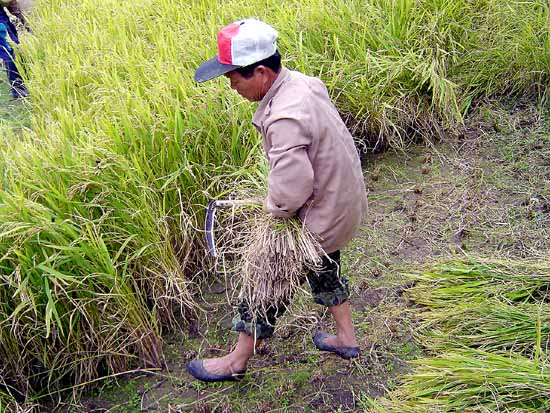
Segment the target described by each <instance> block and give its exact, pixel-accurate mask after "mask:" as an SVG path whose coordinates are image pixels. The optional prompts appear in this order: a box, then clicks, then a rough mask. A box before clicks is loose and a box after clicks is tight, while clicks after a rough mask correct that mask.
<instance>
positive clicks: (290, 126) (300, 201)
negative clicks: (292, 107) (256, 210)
mask: <svg viewBox="0 0 550 413" xmlns="http://www.w3.org/2000/svg"><path fill="white" fill-rule="evenodd" d="M266 132H267V133H266V135H267V140H268V141H269V142H270V144H271V147H270V149H269V150H268V153H267V155H268V159H269V175H268V180H267V181H268V182H267V185H268V186H267V198H266V202H265V207H266V209H267V211H268V212H269V213H271V214H272V215H274V216H276V217H280V218H288V217H291V216H293V215H295V214H296V212H297V210H298V209H299V208H300V207H302V206H303V205H304V204H305V203H306V201H307V200H308V199H309V198H310V197H311V195H312V194H313V167H312V165H311V162H310V160H309V156H308V152H307V149H308V146H309V144H310V143H311V137H310V135H309V133H308V132H307V131H306V130H305V127H304V125H303V122H299V121H298V120H296V119H293V118H282V119H278V120H276V121H275V122H273V123H271V125H269V127H268V128H267V131H266Z"/></svg>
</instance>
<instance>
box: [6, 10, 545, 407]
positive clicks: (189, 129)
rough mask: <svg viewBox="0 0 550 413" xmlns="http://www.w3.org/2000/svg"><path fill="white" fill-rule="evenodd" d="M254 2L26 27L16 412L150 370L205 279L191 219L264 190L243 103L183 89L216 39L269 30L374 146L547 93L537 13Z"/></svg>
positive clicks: (18, 188) (9, 303) (13, 179)
mask: <svg viewBox="0 0 550 413" xmlns="http://www.w3.org/2000/svg"><path fill="white" fill-rule="evenodd" d="M503 4H504V5H505V6H506V7H502V5H503ZM262 6H263V8H262V9H261V10H260V11H258V7H257V4H256V3H253V2H252V3H251V2H244V1H242V0H234V1H231V2H230V3H228V4H227V7H224V8H223V9H219V8H218V7H217V4H214V3H212V2H204V1H191V2H188V3H186V4H181V2H176V1H175V0H161V1H157V2H153V1H151V0H145V1H143V2H139V3H138V2H135V3H134V2H129V3H128V2H127V3H124V4H121V3H120V2H118V1H115V0H108V1H105V2H101V4H98V3H97V2H91V1H85V2H82V1H74V0H71V1H61V0H47V1H46V0H45V1H43V2H42V3H41V5H40V7H39V8H37V10H36V14H35V15H34V16H32V18H31V19H30V20H31V24H32V25H33V29H34V35H32V36H31V35H27V36H24V38H23V39H22V46H21V49H20V55H21V56H23V59H24V62H25V72H26V73H27V77H28V80H27V85H28V88H29V90H30V93H31V96H32V99H31V100H30V101H29V108H30V111H31V114H30V119H29V120H28V122H27V123H25V125H26V126H25V127H24V128H22V129H20V130H17V131H16V132H17V134H15V133H11V134H10V133H6V134H5V135H4V138H3V140H2V141H1V142H0V149H1V150H0V171H1V187H2V191H1V192H0V257H1V263H0V298H1V301H0V302H1V303H2V304H1V306H0V337H1V338H2V340H1V344H0V355H2V356H3V358H6V360H5V363H4V370H3V375H4V377H5V378H6V380H9V381H12V382H14V384H13V386H14V387H16V388H18V389H19V390H20V391H24V392H25V393H26V394H27V395H28V396H29V398H30V399H33V398H37V397H38V398H47V397H49V396H55V395H56V392H58V391H59V390H60V389H63V388H71V386H73V385H82V386H81V387H75V389H81V388H83V387H84V385H85V384H90V383H95V381H94V380H95V379H96V378H98V377H102V376H105V375H107V376H108V375H112V374H119V373H121V372H123V371H125V370H126V369H132V368H133V367H135V366H137V365H139V366H142V367H145V366H161V365H162V364H163V354H162V346H161V343H162V339H161V333H162V332H163V331H166V330H167V329H170V328H173V327H175V326H177V325H178V322H179V319H178V318H177V317H176V315H178V314H179V315H183V317H182V318H183V319H184V320H185V321H186V322H187V323H190V322H191V321H192V319H193V317H192V316H193V314H192V311H193V308H194V306H195V297H194V296H193V294H194V293H195V292H197V286H196V284H195V283H194V281H198V280H199V279H200V278H201V276H202V272H203V271H206V269H207V268H208V263H204V262H203V261H204V260H203V244H202V236H201V233H200V231H197V229H198V228H200V226H201V222H202V215H203V209H204V208H203V206H204V205H205V204H206V201H207V200H208V199H209V198H211V197H219V196H226V195H230V194H231V192H232V191H233V188H234V187H235V185H244V186H247V187H254V188H256V187H258V186H260V187H261V186H262V185H263V177H264V176H265V165H261V162H260V161H259V159H260V158H261V148H260V147H259V141H258V138H257V135H256V132H255V131H254V130H253V128H252V127H251V126H250V125H249V119H250V117H251V114H252V111H253V107H252V106H251V105H248V104H243V102H242V101H241V100H240V99H239V98H238V97H237V96H235V95H234V94H233V92H232V91H231V90H229V88H228V87H227V85H226V84H225V83H224V81H223V80H221V81H214V82H213V83H211V84H210V85H208V86H207V87H204V86H198V85H196V84H194V83H193V81H192V74H193V70H194V68H195V67H196V66H197V64H198V63H199V62H200V61H202V60H204V59H205V58H207V57H210V55H212V54H213V52H214V35H215V32H216V30H217V29H218V28H219V27H221V26H223V25H224V24H226V23H228V22H230V21H232V20H234V19H236V18H240V17H242V16H243V15H246V16H252V15H256V16H258V17H261V18H263V19H265V20H266V21H269V22H270V23H272V24H273V25H274V26H275V27H277V29H278V30H279V31H280V33H281V37H280V47H281V49H282V51H283V54H284V55H285V56H286V62H287V63H288V65H289V66H290V67H292V68H297V69H299V70H303V71H305V72H307V73H309V74H314V75H318V76H320V77H321V78H322V79H323V80H325V82H326V83H327V86H328V88H329V89H330V92H331V94H332V96H333V98H334V99H335V101H336V102H337V105H338V108H339V110H340V111H341V113H342V114H343V116H344V117H345V118H346V120H347V121H348V123H349V125H350V127H352V128H353V130H354V131H355V134H356V135H358V137H360V138H361V139H362V140H363V141H364V142H365V143H366V144H368V145H370V146H377V147H380V146H391V147H394V148H405V147H406V146H407V145H408V144H409V143H410V142H411V141H412V140H414V139H415V137H417V136H419V135H421V136H424V137H425V138H426V139H432V138H433V137H434V136H442V135H443V132H444V131H446V130H455V129H456V128H457V127H458V126H460V124H461V121H462V119H463V117H464V115H466V114H467V113H468V111H469V110H470V109H472V108H473V107H474V105H475V103H476V102H477V101H478V100H479V99H482V98H487V97H490V96H516V95H521V94H522V93H532V94H534V95H537V96H539V97H540V98H541V99H543V100H542V101H544V99H545V97H546V93H547V91H546V88H547V83H548V77H547V73H549V70H548V67H549V62H548V55H549V53H548V49H549V44H548V39H549V36H548V29H547V28H548V24H547V15H548V6H547V5H546V3H545V2H543V1H536V2H532V3H529V4H525V3H523V2H503V1H498V0H491V1H483V2H481V1H480V2H474V3H472V2H467V1H462V0H456V1H430V2H418V1H412V0H409V1H405V0H400V1H397V0H395V1H389V0H388V1H382V0H380V1H378V0H377V1H373V2H368V3H366V2H359V1H342V0H332V1H322V0H308V1H299V2H298V1H292V2H287V3H285V4H284V5H283V4H281V3H280V2H275V1H269V2H267V3H262ZM237 11H238V13H239V15H238V16H237V15H236V13H237ZM358 16H360V17H358ZM205 45H206V46H205ZM197 274H199V275H198V276H197Z"/></svg>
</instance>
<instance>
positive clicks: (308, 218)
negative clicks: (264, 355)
mask: <svg viewBox="0 0 550 413" xmlns="http://www.w3.org/2000/svg"><path fill="white" fill-rule="evenodd" d="M276 38H277V32H276V31H275V30H274V29H273V28H272V27H270V26H269V25H267V24H265V23H263V22H261V21H258V20H254V19H247V20H242V21H239V22H235V23H233V24H230V25H229V26H227V27H225V28H223V29H222V30H221V31H220V32H219V33H218V55H217V56H216V57H214V58H212V59H210V60H209V61H207V62H205V63H203V64H202V65H201V66H200V67H199V68H198V69H197V71H196V73H195V80H196V81H198V82H204V81H206V80H209V79H212V78H214V77H217V76H220V75H225V76H226V77H227V78H229V80H230V83H231V88H232V89H234V90H235V91H236V92H237V93H239V94H240V95H241V96H243V97H244V98H246V99H248V100H249V101H252V102H259V106H258V108H257V110H256V113H255V114H254V117H253V119H252V123H253V124H254V126H255V127H256V128H257V129H258V131H259V132H260V134H261V135H262V138H263V148H264V150H265V153H266V156H267V159H268V161H269V176H268V195H267V198H266V200H265V208H266V210H267V212H268V213H271V214H273V215H274V216H276V217H281V218H289V217H292V216H298V218H299V219H300V220H301V221H302V222H303V223H304V224H305V225H306V226H307V227H308V228H309V229H310V230H311V231H312V232H313V233H315V234H317V235H318V236H319V238H320V240H321V245H322V247H323V248H324V250H325V252H326V253H327V255H328V256H327V257H325V258H324V259H323V265H322V268H321V269H320V270H319V271H317V272H315V273H311V274H309V275H308V277H307V278H308V281H309V284H310V286H311V290H312V294H313V297H314V300H315V302H317V303H319V304H322V305H325V306H327V307H328V309H329V312H330V313H331V314H332V316H333V318H334V320H335V322H336V335H335V336H331V335H328V334H326V333H323V332H317V333H316V334H315V337H314V343H315V346H316V347H317V348H318V349H320V350H323V351H330V352H333V353H336V354H337V355H339V356H340V357H342V358H345V359H350V358H355V357H358V356H359V346H358V344H357V340H356V337H355V331H354V327H353V324H352V321H351V310H350V306H349V302H348V298H349V287H348V283H347V280H346V279H345V278H343V277H340V265H339V264H340V249H341V248H343V247H344V246H345V245H346V244H347V242H348V241H349V240H350V239H351V238H352V237H353V236H354V235H355V233H356V232H357V230H358V228H359V226H360V222H361V219H362V217H363V215H364V213H365V211H366V206H367V201H366V191H365V184H364V182H363V175H362V171H361V165H360V161H359V157H358V154H357V150H356V149H355V146H354V144H353V139H352V137H351V135H350V133H349V131H348V130H347V128H346V127H345V125H344V123H343V121H342V119H341V118H340V116H339V114H338V112H337V110H336V108H335V107H334V105H333V104H332V103H331V102H330V98H329V96H328V92H327V89H326V87H325V86H324V84H323V83H322V82H321V81H320V80H319V79H316V78H312V77H308V76H306V75H303V74H301V73H298V72H294V71H290V70H288V69H285V68H282V67H281V56H280V55H279V53H278V52H277V47H276ZM286 304H287V303H273V306H272V308H270V309H269V310H268V311H267V312H266V313H267V317H266V319H262V318H261V317H259V319H258V320H257V321H256V323H254V324H252V323H251V320H252V319H253V318H252V317H251V314H250V313H249V311H248V308H246V306H245V305H244V304H241V305H240V306H239V308H238V314H237V315H236V317H235V319H234V327H235V330H236V331H238V332H239V338H238V341H237V345H236V347H235V349H234V350H233V351H232V352H231V353H229V354H228V355H226V356H225V357H220V358H213V359H207V360H193V361H192V362H190V363H189V364H188V365H187V371H188V372H189V373H191V374H192V375H193V376H194V377H195V378H197V379H199V380H202V381H207V382H213V381H224V380H237V379H239V378H240V377H242V375H243V374H244V372H245V370H246V366H247V363H248V360H249V359H250V357H252V355H253V354H254V348H255V344H257V342H259V341H261V340H263V339H266V338H269V337H270V336H271V335H272V334H273V330H274V324H275V321H276V319H277V317H278V316H280V315H281V314H282V313H283V312H284V309H285V307H286Z"/></svg>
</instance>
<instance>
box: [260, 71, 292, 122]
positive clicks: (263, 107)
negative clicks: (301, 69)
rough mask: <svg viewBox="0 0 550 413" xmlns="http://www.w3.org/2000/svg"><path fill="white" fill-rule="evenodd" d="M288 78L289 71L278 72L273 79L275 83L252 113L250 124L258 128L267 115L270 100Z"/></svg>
mask: <svg viewBox="0 0 550 413" xmlns="http://www.w3.org/2000/svg"><path fill="white" fill-rule="evenodd" d="M289 77H290V70H288V69H286V68H284V67H282V68H281V71H280V72H279V75H278V76H277V79H275V82H273V84H272V85H271V87H270V88H269V90H268V91H267V93H266V94H265V96H264V97H263V99H262V100H261V101H260V104H259V105H258V108H257V109H256V112H255V113H254V116H253V117H252V123H253V124H254V125H255V126H256V127H259V125H260V123H261V121H262V120H263V119H264V117H265V116H266V115H267V114H268V113H269V110H270V108H271V99H273V97H274V96H275V95H276V94H277V92H278V91H279V89H280V88H281V86H282V84H283V83H284V82H285V81H286V80H287V79H288V78H289Z"/></svg>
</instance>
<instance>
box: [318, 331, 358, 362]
mask: <svg viewBox="0 0 550 413" xmlns="http://www.w3.org/2000/svg"><path fill="white" fill-rule="evenodd" d="M327 337H329V335H328V334H327V333H324V332H322V331H318V332H317V333H315V336H314V337H313V343H315V347H317V348H318V349H319V350H321V351H330V352H331V353H336V354H338V355H339V356H340V357H342V358H343V359H346V360H349V359H354V358H356V357H359V354H360V353H361V350H360V349H359V347H335V346H331V345H328V344H325V339H326V338H327Z"/></svg>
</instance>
